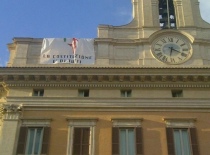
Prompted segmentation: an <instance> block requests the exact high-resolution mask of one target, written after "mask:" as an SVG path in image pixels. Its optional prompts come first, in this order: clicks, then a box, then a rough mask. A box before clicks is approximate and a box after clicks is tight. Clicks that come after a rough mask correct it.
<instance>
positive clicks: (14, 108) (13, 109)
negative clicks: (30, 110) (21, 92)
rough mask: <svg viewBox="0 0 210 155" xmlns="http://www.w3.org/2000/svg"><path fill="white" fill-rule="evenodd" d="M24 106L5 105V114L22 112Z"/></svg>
mask: <svg viewBox="0 0 210 155" xmlns="http://www.w3.org/2000/svg"><path fill="white" fill-rule="evenodd" d="M22 107H23V106H22V104H20V105H15V104H9V105H8V104H3V112H4V113H17V112H22Z"/></svg>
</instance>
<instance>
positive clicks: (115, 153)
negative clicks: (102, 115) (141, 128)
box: [112, 127, 120, 155]
mask: <svg viewBox="0 0 210 155" xmlns="http://www.w3.org/2000/svg"><path fill="white" fill-rule="evenodd" d="M112 155H120V151H119V128H117V127H114V128H112Z"/></svg>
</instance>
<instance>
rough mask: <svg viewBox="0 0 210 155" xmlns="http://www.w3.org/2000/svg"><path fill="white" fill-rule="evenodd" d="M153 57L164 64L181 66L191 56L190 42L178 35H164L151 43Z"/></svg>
mask: <svg viewBox="0 0 210 155" xmlns="http://www.w3.org/2000/svg"><path fill="white" fill-rule="evenodd" d="M151 51H152V54H153V56H154V57H155V58H156V59H157V60H159V61H161V62H162V63H165V64H181V63H184V62H186V61H187V60H189V58H190V57H191V55H192V46H191V44H190V42H189V41H188V40H187V39H186V38H185V37H183V36H182V35H178V34H167V35H166V34H165V35H162V36H159V37H157V38H156V39H155V40H154V41H153V42H152V49H151Z"/></svg>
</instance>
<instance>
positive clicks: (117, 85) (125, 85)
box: [8, 83, 210, 89]
mask: <svg viewBox="0 0 210 155" xmlns="http://www.w3.org/2000/svg"><path fill="white" fill-rule="evenodd" d="M8 87H33V88H35V87H51V88H53V87H56V88H58V87H60V88H69V87H71V88H132V89H135V88H210V84H206V83H173V84H170V83H154V84H153V83H135V84H133V83H111V84H107V83H103V84H102V83H8Z"/></svg>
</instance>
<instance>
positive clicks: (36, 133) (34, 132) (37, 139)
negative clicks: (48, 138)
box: [26, 128, 44, 154]
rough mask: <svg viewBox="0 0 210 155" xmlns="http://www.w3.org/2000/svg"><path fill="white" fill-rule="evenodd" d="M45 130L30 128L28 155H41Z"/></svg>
mask: <svg viewBox="0 0 210 155" xmlns="http://www.w3.org/2000/svg"><path fill="white" fill-rule="evenodd" d="M43 130H44V129H43V128H28V136H27V142H26V144H27V145H26V154H40V153H41V144H42V138H43Z"/></svg>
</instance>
